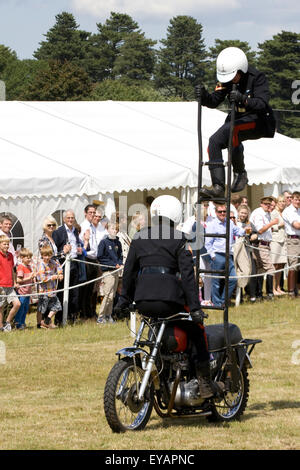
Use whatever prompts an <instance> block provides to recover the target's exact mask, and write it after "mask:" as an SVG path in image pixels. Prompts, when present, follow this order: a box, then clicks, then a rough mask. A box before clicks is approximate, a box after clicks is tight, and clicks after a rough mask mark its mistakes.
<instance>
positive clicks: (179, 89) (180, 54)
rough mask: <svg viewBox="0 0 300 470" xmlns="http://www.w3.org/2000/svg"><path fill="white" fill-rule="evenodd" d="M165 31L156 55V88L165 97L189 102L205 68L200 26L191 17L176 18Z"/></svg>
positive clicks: (204, 52) (201, 79) (204, 53)
mask: <svg viewBox="0 0 300 470" xmlns="http://www.w3.org/2000/svg"><path fill="white" fill-rule="evenodd" d="M167 31H168V32H167V38H166V39H162V40H161V43H162V45H163V47H161V48H160V50H159V52H158V65H157V68H156V72H155V82H156V86H157V87H158V88H159V89H162V90H163V91H164V93H165V94H166V95H169V96H179V97H181V98H182V99H184V100H186V99H193V98H194V86H195V84H197V83H199V82H200V81H203V77H204V75H205V69H206V55H207V54H206V51H205V46H204V40H203V39H202V25H201V24H199V23H197V20H196V19H195V18H192V17H191V16H176V17H174V18H172V19H171V20H170V25H169V26H168V30H167Z"/></svg>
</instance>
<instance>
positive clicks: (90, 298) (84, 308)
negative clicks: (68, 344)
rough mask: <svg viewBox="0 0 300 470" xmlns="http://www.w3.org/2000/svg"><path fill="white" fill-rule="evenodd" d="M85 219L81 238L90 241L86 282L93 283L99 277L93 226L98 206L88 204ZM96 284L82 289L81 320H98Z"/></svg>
mask: <svg viewBox="0 0 300 470" xmlns="http://www.w3.org/2000/svg"><path fill="white" fill-rule="evenodd" d="M84 215H85V219H84V221H83V222H82V223H81V225H80V226H81V231H80V238H81V240H84V238H85V239H88V240H89V244H88V247H87V250H86V261H87V263H86V264H85V268H86V281H92V280H93V279H97V278H98V277H99V265H98V261H97V251H98V242H97V232H96V227H95V225H94V224H93V219H94V217H95V215H96V206H94V205H93V204H88V205H87V206H86V207H85V208H84ZM94 287H95V283H94V282H90V283H89V284H85V285H84V286H82V287H81V288H80V316H81V318H96V303H97V296H95V295H93V291H94Z"/></svg>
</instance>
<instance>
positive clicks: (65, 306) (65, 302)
mask: <svg viewBox="0 0 300 470" xmlns="http://www.w3.org/2000/svg"><path fill="white" fill-rule="evenodd" d="M70 267H71V255H70V254H67V255H66V263H65V272H64V298H63V326H66V324H67V320H68V306H69V286H70Z"/></svg>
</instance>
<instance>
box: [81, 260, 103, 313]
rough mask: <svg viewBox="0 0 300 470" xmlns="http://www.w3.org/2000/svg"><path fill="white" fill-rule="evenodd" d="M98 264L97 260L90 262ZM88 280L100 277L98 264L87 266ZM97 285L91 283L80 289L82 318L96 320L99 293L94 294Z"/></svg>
mask: <svg viewBox="0 0 300 470" xmlns="http://www.w3.org/2000/svg"><path fill="white" fill-rule="evenodd" d="M86 261H91V262H93V263H96V261H95V260H89V259H88V258H87V259H86ZM85 268H86V280H87V281H91V280H92V279H96V278H97V277H99V276H100V274H99V270H100V268H99V265H97V264H86V265H85ZM94 286H95V283H94V282H91V283H90V284H86V285H85V286H82V287H80V288H79V303H80V316H81V317H82V318H94V317H95V315H96V304H97V293H96V292H94Z"/></svg>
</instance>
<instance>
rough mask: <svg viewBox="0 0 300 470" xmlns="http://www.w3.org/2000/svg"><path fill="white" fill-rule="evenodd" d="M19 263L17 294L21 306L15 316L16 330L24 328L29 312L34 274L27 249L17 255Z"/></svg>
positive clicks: (30, 256) (29, 252) (22, 249)
mask: <svg viewBox="0 0 300 470" xmlns="http://www.w3.org/2000/svg"><path fill="white" fill-rule="evenodd" d="M19 258H20V259H21V262H20V263H19V264H18V266H17V283H18V285H19V288H18V294H19V295H20V297H19V300H20V303H21V306H20V308H19V310H18V312H17V314H16V316H15V326H16V328H17V329H18V330H24V329H25V328H26V324H25V320H26V315H27V313H28V310H29V304H30V295H28V294H31V291H32V283H33V282H34V278H35V273H34V272H32V267H31V264H32V253H31V251H29V250H28V249H27V248H21V250H20V253H19Z"/></svg>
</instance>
